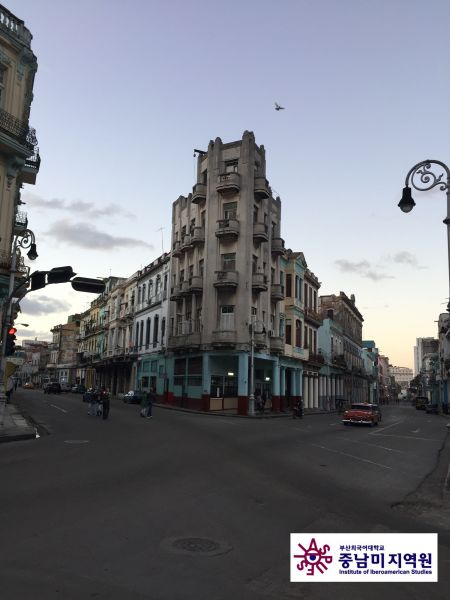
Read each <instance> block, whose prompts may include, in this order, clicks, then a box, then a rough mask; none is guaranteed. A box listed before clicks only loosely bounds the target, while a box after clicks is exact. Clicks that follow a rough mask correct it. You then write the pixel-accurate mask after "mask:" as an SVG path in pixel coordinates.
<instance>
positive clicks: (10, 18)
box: [0, 5, 33, 47]
mask: <svg viewBox="0 0 450 600" xmlns="http://www.w3.org/2000/svg"><path fill="white" fill-rule="evenodd" d="M0 26H1V27H2V29H6V30H7V32H8V33H9V34H11V35H14V36H15V37H17V38H18V39H19V40H20V41H21V42H22V43H24V44H25V45H26V46H28V47H30V44H31V39H32V37H33V36H32V35H31V33H30V31H29V30H28V29H27V28H26V27H25V25H24V22H23V21H22V20H21V19H18V18H17V17H16V16H15V15H13V14H12V13H11V12H9V10H7V9H6V8H4V7H3V6H1V5H0Z"/></svg>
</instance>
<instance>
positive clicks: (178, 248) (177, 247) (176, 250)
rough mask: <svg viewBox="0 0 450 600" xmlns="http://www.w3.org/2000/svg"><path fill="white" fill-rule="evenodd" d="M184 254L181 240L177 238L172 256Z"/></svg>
mask: <svg viewBox="0 0 450 600" xmlns="http://www.w3.org/2000/svg"><path fill="white" fill-rule="evenodd" d="M182 254H183V252H182V250H181V242H180V240H176V241H175V242H174V243H173V248H172V256H174V257H175V258H179V257H180V256H181V255H182Z"/></svg>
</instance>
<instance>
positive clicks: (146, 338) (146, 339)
mask: <svg viewBox="0 0 450 600" xmlns="http://www.w3.org/2000/svg"><path fill="white" fill-rule="evenodd" d="M150 323H151V321H150V318H148V319H147V328H146V330H145V347H146V348H148V346H149V344H150Z"/></svg>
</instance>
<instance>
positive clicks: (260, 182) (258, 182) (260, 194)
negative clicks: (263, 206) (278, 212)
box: [255, 177, 272, 200]
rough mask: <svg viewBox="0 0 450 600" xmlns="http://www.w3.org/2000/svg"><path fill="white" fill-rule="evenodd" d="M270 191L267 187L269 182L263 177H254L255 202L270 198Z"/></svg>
mask: <svg viewBox="0 0 450 600" xmlns="http://www.w3.org/2000/svg"><path fill="white" fill-rule="evenodd" d="M271 195H272V190H271V189H270V187H269V182H268V181H267V179H266V178H265V177H255V198H256V200H264V199H265V198H270V196H271Z"/></svg>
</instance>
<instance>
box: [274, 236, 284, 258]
mask: <svg viewBox="0 0 450 600" xmlns="http://www.w3.org/2000/svg"><path fill="white" fill-rule="evenodd" d="M271 250H272V254H275V255H278V256H281V255H282V254H284V250H285V248H284V240H283V238H277V237H276V238H272V247H271Z"/></svg>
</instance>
